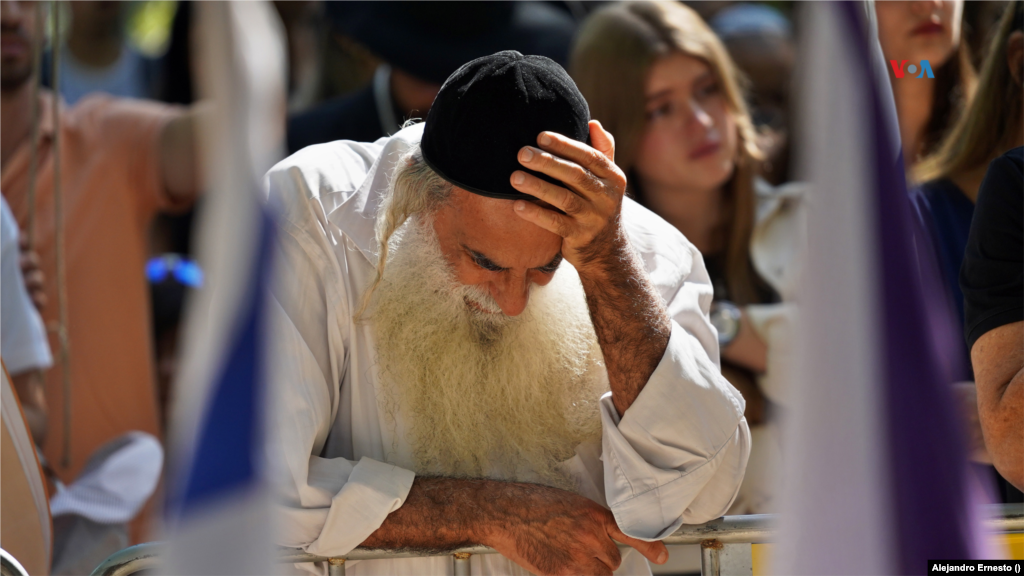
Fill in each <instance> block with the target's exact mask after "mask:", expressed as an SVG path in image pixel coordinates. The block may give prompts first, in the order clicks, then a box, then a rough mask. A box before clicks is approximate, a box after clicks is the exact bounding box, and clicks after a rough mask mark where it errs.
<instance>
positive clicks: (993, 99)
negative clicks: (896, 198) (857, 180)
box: [913, 0, 1024, 182]
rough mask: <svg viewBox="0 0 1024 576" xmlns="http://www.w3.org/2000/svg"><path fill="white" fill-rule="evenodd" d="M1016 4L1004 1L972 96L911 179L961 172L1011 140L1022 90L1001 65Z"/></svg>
mask: <svg viewBox="0 0 1024 576" xmlns="http://www.w3.org/2000/svg"><path fill="white" fill-rule="evenodd" d="M1022 6H1024V4H1022V3H1021V2H1020V1H1019V0H1018V1H1016V2H1011V3H1009V4H1007V6H1006V11H1005V12H1004V13H1003V17H1002V19H1001V20H1000V22H999V28H998V29H997V32H996V34H995V35H994V36H993V38H992V42H991V43H990V44H989V47H988V52H987V54H986V56H985V63H984V64H983V65H982V68H981V76H980V77H979V79H978V85H977V89H976V91H975V94H974V98H973V99H972V100H971V102H970V104H968V106H967V110H965V111H964V113H963V114H962V115H961V116H960V119H959V120H958V121H957V122H956V124H954V125H953V129H952V130H950V131H949V133H948V134H947V135H946V138H945V139H943V140H942V143H941V144H940V145H939V147H938V149H937V150H936V151H935V153H933V154H932V155H930V156H928V157H927V158H925V159H924V160H922V161H921V163H920V164H918V165H917V167H916V168H915V169H914V174H913V176H914V180H915V181H917V182H927V181H929V180H935V179H938V178H949V177H953V176H957V175H960V174H965V173H967V172H970V171H972V170H974V169H976V168H979V167H981V166H985V165H988V163H989V162H990V161H992V160H993V159H995V158H996V157H997V156H999V155H1000V154H1002V153H1003V152H1004V151H1006V150H1007V149H1009V148H1012V147H1013V146H1014V144H1015V143H1016V139H1017V138H1019V137H1020V130H1021V124H1022V123H1024V95H1022V94H1021V87H1020V85H1019V84H1017V82H1016V81H1015V80H1014V79H1013V75H1011V74H1010V67H1009V66H1007V65H1006V44H1007V42H1008V40H1009V38H1010V35H1011V34H1012V33H1013V32H1014V31H1015V30H1021V29H1022V23H1021V21H1022V17H1024V12H1022Z"/></svg>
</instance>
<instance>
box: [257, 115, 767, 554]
mask: <svg viewBox="0 0 1024 576" xmlns="http://www.w3.org/2000/svg"><path fill="white" fill-rule="evenodd" d="M422 130H423V125H422V124H419V125H416V126H412V127H409V128H406V129H404V130H402V131H400V132H399V133H397V134H395V135H394V136H392V137H391V138H383V139H381V140H378V141H377V142H376V143H372V144H369V143H356V142H350V141H337V142H331V143H328V144H321V145H317V146H311V147H308V148H305V149H304V150H302V151H300V152H298V153H297V154H294V155H292V156H290V157H289V158H287V159H285V160H284V161H282V162H281V163H280V164H278V165H277V166H275V167H274V168H273V169H271V170H270V172H269V173H268V175H267V178H268V188H269V194H270V203H271V204H272V205H274V206H276V207H277V208H278V210H279V213H280V229H279V231H278V243H277V248H278V251H277V253H276V255H275V256H276V258H277V260H276V262H275V265H276V266H277V268H276V270H277V271H278V272H277V274H278V277H279V278H280V279H281V282H280V283H279V284H278V286H277V287H276V288H275V291H274V296H275V298H274V302H273V304H272V306H273V309H274V311H275V312H274V314H275V318H274V326H275V328H274V336H273V337H274V346H275V348H276V350H277V351H279V353H280V355H281V358H279V359H277V361H275V370H276V371H275V373H274V374H275V376H274V378H273V381H274V383H275V386H280V387H281V388H280V389H279V390H278V392H277V396H276V397H275V399H274V401H273V405H274V407H275V413H276V415H277V417H279V418H280V420H278V423H277V425H276V428H275V430H274V432H273V434H274V440H275V441H276V442H277V449H278V450H279V451H280V452H279V456H278V458H283V459H284V461H285V465H286V468H287V470H286V476H287V478H286V480H285V481H284V487H283V490H284V492H285V502H286V504H285V510H284V511H283V515H284V522H283V529H282V531H281V535H280V539H281V541H280V543H281V544H282V545H286V546H293V547H301V548H303V549H305V550H307V551H308V552H311V553H314V554H319V555H323V556H338V555H344V554H345V553H347V552H349V551H350V550H352V549H353V548H355V547H356V546H358V545H359V544H360V543H361V542H362V541H363V540H365V539H366V538H367V537H368V536H369V535H370V534H372V533H373V532H374V531H375V530H376V529H377V528H378V527H379V526H380V525H381V524H382V523H383V521H384V519H385V518H386V517H387V515H388V514H389V513H390V512H392V511H394V510H396V509H397V508H399V507H400V506H401V505H402V503H403V502H404V501H405V497H406V495H407V494H408V492H409V489H410V487H411V485H412V482H413V478H414V473H413V472H411V471H410V470H409V469H408V468H409V467H410V466H411V463H410V462H407V461H404V460H406V458H405V457H404V456H403V454H407V453H408V450H406V449H405V447H407V446H408V443H407V442H405V440H404V439H403V438H395V432H394V431H393V428H392V425H391V424H390V423H389V421H388V420H387V418H386V415H385V414H384V413H383V412H382V410H381V408H380V406H379V405H378V403H377V394H378V391H379V390H380V389H381V383H380V381H379V379H378V373H377V368H376V366H375V358H376V351H375V346H376V344H375V340H374V337H373V331H372V327H371V326H369V325H368V323H357V322H355V321H354V320H353V318H352V314H353V312H354V311H355V310H356V309H357V308H358V307H359V304H360V302H361V301H362V297H363V293H364V290H365V288H366V287H367V286H368V285H369V283H370V281H371V280H372V278H373V274H374V266H375V263H376V261H377V246H376V239H375V236H374V230H373V227H374V222H375V217H376V213H377V209H378V205H379V203H380V199H381V196H382V193H383V192H384V191H385V190H386V189H387V185H388V181H389V177H390V175H391V174H392V172H393V170H394V167H395V163H396V161H397V160H398V159H399V158H400V157H401V156H402V155H403V154H404V153H405V152H406V151H408V150H409V148H410V145H412V144H415V143H417V142H418V141H419V138H420V135H421V134H422ZM623 222H624V224H625V226H626V228H627V231H628V233H629V237H630V240H631V242H632V244H633V246H634V247H635V248H636V249H637V251H638V252H639V253H640V254H641V256H642V258H643V261H644V264H645V266H646V268H647V271H648V273H649V274H650V277H651V281H652V282H653V284H654V286H655V287H656V288H657V290H658V291H659V293H660V294H661V295H662V297H663V298H664V299H665V302H666V303H667V304H668V306H667V307H668V312H669V314H670V315H671V317H672V335H671V338H670V340H669V344H668V348H667V350H666V351H665V354H664V357H663V358H662V360H661V363H660V364H659V365H658V367H657V368H656V369H655V372H654V374H652V375H651V377H650V379H649V380H648V381H647V383H646V386H645V387H644V389H643V391H642V392H641V393H640V395H639V396H638V397H637V399H636V401H635V402H634V403H633V405H632V406H631V407H630V408H629V409H628V410H627V411H626V412H625V414H624V415H623V417H622V418H621V419H620V418H619V416H618V413H617V412H616V410H615V407H614V406H613V404H612V402H611V395H610V393H609V394H606V395H605V396H604V397H603V398H602V399H601V405H602V415H601V418H602V429H603V433H602V435H603V438H602V442H601V443H600V446H597V445H596V443H595V445H594V446H586V445H584V446H581V447H579V448H578V449H577V455H576V456H575V457H574V458H573V459H571V460H570V461H569V462H568V463H567V465H568V466H569V467H570V469H571V470H573V471H574V472H577V473H578V474H577V476H578V477H583V478H585V479H586V480H584V482H583V483H584V484H586V485H581V486H580V487H579V489H580V493H582V494H584V495H586V496H588V497H590V498H591V499H593V500H595V501H597V502H599V503H601V504H602V505H606V506H608V507H609V508H610V509H611V511H612V512H613V513H614V515H615V518H616V520H617V522H618V525H619V527H620V528H621V529H622V531H623V532H625V533H626V534H629V535H630V536H634V537H637V538H643V539H660V538H663V537H665V536H668V535H669V534H671V533H672V532H673V531H674V530H675V529H676V528H678V527H679V526H680V525H681V524H683V523H689V524H697V523H702V522H706V521H708V520H711V519H713V518H716V517H718V516H720V515H722V514H724V513H725V511H726V509H727V508H728V507H729V504H730V502H732V500H733V498H734V497H735V494H736V491H737V489H738V487H739V485H740V482H741V480H742V478H743V471H744V467H745V465H746V462H747V457H748V455H749V452H750V436H749V430H748V428H747V423H746V420H745V419H744V418H743V407H744V401H743V398H742V396H741V395H740V394H739V392H737V391H736V390H735V389H734V388H733V387H732V386H730V385H729V383H728V382H727V381H726V380H725V379H724V378H723V377H722V376H721V374H720V367H719V364H718V345H717V336H716V334H715V331H714V329H713V328H712V326H711V324H710V322H709V321H708V318H707V312H708V307H709V306H710V303H711V298H712V288H711V285H710V281H709V279H708V275H707V272H706V271H705V269H704V264H703V260H702V259H701V257H700V254H699V253H698V252H697V250H696V249H695V248H694V247H693V245H692V244H690V243H689V242H688V241H687V240H686V239H685V238H683V236H682V235H681V234H680V233H679V232H678V231H677V230H676V229H675V228H673V227H672V226H670V225H669V224H667V223H666V222H664V221H663V220H661V219H660V218H658V217H657V216H655V215H654V214H652V213H651V212H649V211H647V210H646V209H644V208H642V207H640V206H639V205H638V204H636V203H635V202H633V201H631V200H628V199H627V200H626V201H625V202H624V205H623ZM567 264H568V263H563V266H565V265H567ZM392 446H399V448H398V449H397V450H392V449H391V447H392ZM473 562H474V565H473V570H474V573H477V574H499V573H501V574H525V571H523V570H522V569H520V568H519V567H518V566H516V565H514V564H512V563H511V562H510V561H509V560H507V559H505V558H504V557H501V556H497V555H487V556H474V557H473ZM346 569H347V571H348V573H349V574H402V573H408V574H447V573H450V572H451V570H452V565H451V561H450V559H447V558H434V559H408V560H373V561H362V562H349V563H348V564H346ZM617 573H622V574H626V573H632V574H635V573H644V574H648V573H650V572H649V567H648V566H647V564H646V562H644V560H643V558H642V557H641V556H640V555H639V554H638V553H636V552H632V553H630V554H626V555H624V559H623V565H622V567H621V568H620V570H619V571H618V572H617Z"/></svg>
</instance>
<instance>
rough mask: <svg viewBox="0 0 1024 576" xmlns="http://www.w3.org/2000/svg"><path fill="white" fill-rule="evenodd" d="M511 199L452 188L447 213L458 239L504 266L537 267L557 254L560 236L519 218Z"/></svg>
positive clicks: (467, 246) (546, 262) (559, 248)
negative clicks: (449, 211) (490, 196)
mask: <svg viewBox="0 0 1024 576" xmlns="http://www.w3.org/2000/svg"><path fill="white" fill-rule="evenodd" d="M514 203H515V201H514V200H505V199H501V198H489V197H486V196H480V195H479V194H473V193H471V192H467V191H466V190H463V189H461V188H455V189H454V190H453V191H452V196H451V203H450V206H449V207H450V209H451V214H450V217H451V219H452V224H453V227H454V228H455V230H456V235H457V237H458V238H459V241H460V242H461V243H462V244H463V246H465V247H466V248H468V249H470V250H473V251H474V252H477V253H479V254H481V255H483V256H486V257H487V258H489V259H490V260H492V261H493V262H494V263H495V264H499V265H501V266H503V267H506V268H512V267H526V268H539V267H542V266H546V265H548V264H549V263H551V261H552V260H554V259H555V257H556V256H557V255H558V254H559V252H560V250H561V246H562V242H561V240H562V239H561V238H560V237H559V236H557V235H556V234H552V233H551V232H548V231H547V230H544V229H542V228H540V227H538V226H536V225H535V224H532V223H530V222H527V221H526V220H523V219H522V218H520V217H519V216H518V215H517V214H516V213H515V210H514V208H513V206H514Z"/></svg>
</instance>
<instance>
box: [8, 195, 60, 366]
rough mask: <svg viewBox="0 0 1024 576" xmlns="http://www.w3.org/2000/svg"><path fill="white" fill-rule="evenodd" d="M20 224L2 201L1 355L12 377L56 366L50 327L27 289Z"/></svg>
mask: <svg viewBox="0 0 1024 576" xmlns="http://www.w3.org/2000/svg"><path fill="white" fill-rule="evenodd" d="M19 259H20V254H19V250H18V222H17V221H16V220H15V219H14V214H12V213H11V208H10V207H9V206H8V205H7V200H6V199H2V198H0V356H2V357H3V361H4V365H5V366H7V371H8V372H10V373H11V375H16V374H21V373H22V372H27V371H29V370H35V369H42V368H49V367H50V366H52V365H53V357H52V356H51V355H50V344H49V342H48V341H47V340H46V328H45V327H44V326H43V319H42V318H40V317H39V312H38V311H36V309H35V306H34V305H33V304H32V299H31V298H29V295H28V291H27V290H26V289H25V281H24V280H23V277H22V275H21V264H20V262H19Z"/></svg>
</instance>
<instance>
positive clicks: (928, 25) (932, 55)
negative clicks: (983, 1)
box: [874, 0, 975, 167]
mask: <svg viewBox="0 0 1024 576" xmlns="http://www.w3.org/2000/svg"><path fill="white" fill-rule="evenodd" d="M874 4H875V14H876V16H877V17H878V42H879V44H881V45H882V54H883V55H884V56H885V60H886V64H887V65H889V64H890V62H891V61H893V60H895V61H896V66H897V68H898V69H901V68H900V67H901V66H902V67H903V68H906V67H909V66H910V65H914V66H915V67H916V68H917V69H918V70H919V72H918V74H921V71H920V70H921V68H922V64H921V61H922V60H927V61H928V63H929V66H930V67H931V69H932V71H933V73H934V74H935V78H934V79H929V78H917V77H916V75H915V74H912V73H907V71H906V70H903V77H902V78H899V77H897V76H896V71H895V70H893V68H892V66H891V65H889V66H888V67H889V77H890V79H891V80H892V90H893V98H894V99H895V101H896V116H897V117H898V119H899V126H900V139H901V140H902V141H903V159H904V162H905V164H906V165H907V166H908V167H910V166H914V165H915V164H917V162H918V161H919V160H920V159H921V158H922V157H924V156H926V155H927V154H930V153H932V152H934V151H935V149H936V147H937V146H938V143H939V142H940V141H941V140H942V138H943V137H944V136H945V135H946V133H947V132H949V129H950V128H951V127H952V126H953V124H954V123H955V122H956V119H957V118H958V117H959V115H960V113H961V110H963V107H964V103H965V102H967V100H968V99H969V98H970V94H971V92H972V90H973V88H974V83H975V73H974V68H973V66H972V65H971V58H970V54H969V51H968V48H967V43H966V42H962V41H961V37H962V34H961V32H962V25H961V23H962V20H963V11H964V3H963V0H936V1H931V2H922V1H894V0H886V1H884V2H875V3H874ZM904 61H906V64H905V65H904V64H903V62H904Z"/></svg>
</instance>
